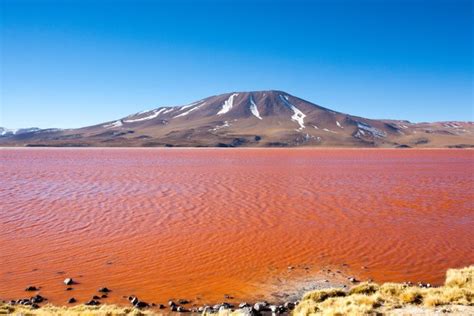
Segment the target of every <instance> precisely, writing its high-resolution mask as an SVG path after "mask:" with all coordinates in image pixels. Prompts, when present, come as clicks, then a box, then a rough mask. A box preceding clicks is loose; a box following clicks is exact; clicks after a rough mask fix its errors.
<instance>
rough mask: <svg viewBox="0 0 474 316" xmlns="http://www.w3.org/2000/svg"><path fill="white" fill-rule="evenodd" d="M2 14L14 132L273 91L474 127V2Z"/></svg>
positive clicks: (12, 4) (6, 2) (63, 4)
mask: <svg viewBox="0 0 474 316" xmlns="http://www.w3.org/2000/svg"><path fill="white" fill-rule="evenodd" d="M0 2H1V24H0V28H1V68H0V71H1V99H0V101H1V112H0V126H6V127H11V128H17V127H29V126H38V127H79V126H84V125H89V124H94V123H99V122H103V121H107V120H112V119H114V118H119V117H122V116H125V115H127V114H130V113H134V112H137V111H141V110H145V109H149V108H154V107H158V106H164V105H179V104H185V103H188V102H191V101H193V100H197V99H200V98H203V97H206V96H209V95H215V94H220V93H224V92H230V91H245V90H263V89H277V90H285V91H287V92H288V93H291V94H294V95H296V96H299V97H302V98H304V99H307V100H309V101H312V102H315V103H318V104H320V105H323V106H326V107H329V108H332V109H334V110H337V111H342V112H346V113H351V114H356V115H361V116H365V117H370V118H394V119H409V120H412V121H435V120H473V89H474V88H473V4H472V3H473V1H471V0H444V1H441V0H426V1H421V0H412V1H410V0H385V1H384V0H365V1H355V0H354V1H350V0H346V1H344V0H336V1H329V0H327V1H278V0H275V1H270V0H268V1H265V0H261V1H250V0H247V1H237V0H236V1H231V0H221V1H218V0H215V1H197V0H196V1H184V0H177V1H111V0H109V1H105V0H104V1H90V0H81V1H79V0H76V1H74V0H67V1H66V0H64V1H40V0H31V1H23V0H0Z"/></svg>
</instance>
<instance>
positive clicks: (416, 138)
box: [0, 90, 474, 147]
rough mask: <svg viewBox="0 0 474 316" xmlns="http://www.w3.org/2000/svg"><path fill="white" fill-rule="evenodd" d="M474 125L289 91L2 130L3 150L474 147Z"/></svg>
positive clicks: (243, 94)
mask: <svg viewBox="0 0 474 316" xmlns="http://www.w3.org/2000/svg"><path fill="white" fill-rule="evenodd" d="M473 136H474V122H435V123H411V122H409V121H399V120H373V119H367V118H363V117H357V116H353V115H350V114H345V113H340V112H336V111H333V110H331V109H328V108H324V107H322V106H319V105H316V104H314V103H311V102H308V101H306V100H303V99H300V98H298V97H295V96H292V95H290V94H288V93H286V92H283V91H273V90H272V91H253V92H232V93H226V94H221V95H216V96H211V97H208V98H205V99H202V100H199V101H196V102H193V103H191V104H187V105H183V106H175V107H160V108H156V109H153V110H149V111H144V112H140V113H136V114H132V115H129V116H127V117H124V118H121V119H118V120H114V121H109V122H105V123H102V124H98V125H94V126H87V127H83V128H78V129H67V130H60V129H37V128H32V129H21V130H17V131H12V130H8V129H5V128H0V146H69V147H72V146H81V147H83V146H100V147H103V146H105V147H120V146H132V147H135V146H145V147H154V146H189V147H197V146H206V147H207V146H212V147H294V146H316V147H474V137H473Z"/></svg>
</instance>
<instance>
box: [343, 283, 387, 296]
mask: <svg viewBox="0 0 474 316" xmlns="http://www.w3.org/2000/svg"><path fill="white" fill-rule="evenodd" d="M379 289H380V286H379V285H378V284H376V283H367V282H365V283H361V284H359V285H356V286H354V287H352V288H351V289H350V290H349V295H352V294H365V295H370V294H374V293H376V292H378V291H379Z"/></svg>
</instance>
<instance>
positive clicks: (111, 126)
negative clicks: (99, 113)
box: [104, 120, 123, 128]
mask: <svg viewBox="0 0 474 316" xmlns="http://www.w3.org/2000/svg"><path fill="white" fill-rule="evenodd" d="M122 125H123V123H122V120H118V121H115V122H112V123H110V124H105V125H104V127H105V128H115V127H120V126H122Z"/></svg>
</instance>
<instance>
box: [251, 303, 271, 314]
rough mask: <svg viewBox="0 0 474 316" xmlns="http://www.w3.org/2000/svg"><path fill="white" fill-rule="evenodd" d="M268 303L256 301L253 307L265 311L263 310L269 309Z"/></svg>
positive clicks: (258, 310)
mask: <svg viewBox="0 0 474 316" xmlns="http://www.w3.org/2000/svg"><path fill="white" fill-rule="evenodd" d="M267 306H268V303H267V302H257V303H255V305H254V306H253V308H254V309H255V310H256V311H257V312H263V311H267V310H268V307H267Z"/></svg>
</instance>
